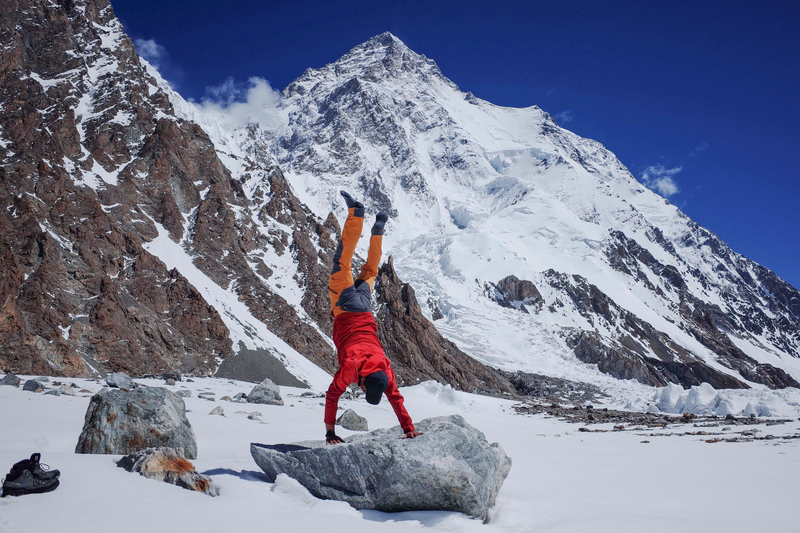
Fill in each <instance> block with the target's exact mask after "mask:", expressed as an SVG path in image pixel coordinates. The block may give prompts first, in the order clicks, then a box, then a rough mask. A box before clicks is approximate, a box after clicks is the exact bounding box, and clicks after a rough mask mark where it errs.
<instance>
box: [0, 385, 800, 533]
mask: <svg viewBox="0 0 800 533" xmlns="http://www.w3.org/2000/svg"><path fill="white" fill-rule="evenodd" d="M60 380H61V381H65V382H67V383H70V382H75V383H76V384H78V385H79V386H80V387H85V388H86V389H89V390H91V391H97V390H99V389H100V388H101V384H100V383H98V382H95V381H91V380H79V379H60ZM136 381H137V382H139V383H141V384H145V385H150V386H162V381H161V380H155V379H137V380H136ZM167 388H169V389H172V390H178V389H180V388H188V389H190V390H191V391H192V397H190V398H186V399H185V402H186V406H187V409H188V410H189V412H188V414H187V416H188V418H189V420H190V422H191V424H192V426H193V428H194V431H195V433H196V436H197V442H198V452H199V457H198V459H197V460H195V461H193V463H194V464H195V466H196V467H197V470H198V471H199V472H201V473H205V474H207V475H209V476H211V477H212V479H213V480H214V483H215V484H217V486H218V487H219V488H220V496H219V497H217V498H210V497H208V496H206V495H203V494H199V493H193V492H190V491H187V490H184V489H181V488H179V487H176V486H174V485H169V484H166V483H160V482H156V481H153V480H148V479H145V478H143V477H141V476H138V475H135V474H130V473H128V472H125V471H124V470H123V469H121V468H117V467H116V465H115V461H116V460H118V459H119V456H106V455H78V454H75V453H73V450H74V447H75V444H76V443H77V439H78V435H79V433H80V430H81V428H82V426H83V417H84V414H85V411H86V407H87V405H88V402H89V396H90V395H88V394H87V395H84V396H78V397H69V396H60V397H55V396H45V395H42V394H36V393H31V392H26V391H22V390H21V389H17V388H14V387H7V386H5V387H0V406H2V407H0V427H2V428H3V431H2V432H0V468H2V469H4V470H3V473H5V472H7V471H8V469H9V468H10V466H11V465H12V464H13V463H15V462H17V461H19V460H21V459H23V458H26V457H28V456H29V455H30V454H31V453H33V452H35V451H38V452H41V453H42V461H43V462H45V463H47V464H49V465H50V466H51V467H52V468H58V469H59V470H61V472H62V475H61V486H60V487H59V488H58V489H56V490H55V491H53V492H51V493H48V494H42V495H28V496H23V497H18V498H12V497H8V498H4V499H2V500H0V531H3V533H18V532H29V531H30V532H32V531H38V530H40V528H41V527H42V525H43V524H47V525H48V527H52V525H57V527H59V528H60V529H62V530H65V531H76V532H77V531H80V532H87V533H92V532H95V531H96V532H100V531H108V530H109V528H113V529H114V530H115V531H119V532H123V533H125V532H132V533H133V532H136V533H139V532H141V531H146V530H151V529H153V530H167V531H170V530H171V531H194V530H203V531H229V530H230V529H231V528H232V527H235V528H236V529H237V530H242V531H261V530H269V531H279V532H282V531H287V532H290V531H333V532H339V531H342V532H344V531H348V532H352V531H357V530H366V529H368V530H370V531H387V532H391V531H409V530H433V531H467V532H470V531H482V532H487V533H488V532H492V531H498V532H501V531H502V532H518V531H552V532H579V531H580V532H585V531H593V532H600V533H602V532H614V533H618V532H625V531H637V532H638V531H655V532H659V531H665V532H666V531H681V532H695V531H696V532H698V533H699V532H703V533H705V532H709V531H726V532H738V531H741V532H745V531H748V532H749V531H792V530H793V528H795V527H796V526H797V523H798V519H800V511H798V510H797V507H796V505H795V503H796V502H795V499H796V491H795V490H794V487H795V484H796V479H797V476H798V475H800V450H798V445H797V442H798V441H794V440H792V441H788V440H781V439H776V440H772V441H754V442H743V443H725V442H721V443H716V444H708V443H706V442H704V439H705V438H708V437H699V436H683V437H678V436H671V437H668V436H649V435H650V433H655V434H667V433H670V432H673V431H674V432H676V433H677V432H681V431H691V430H692V429H691V426H688V427H685V426H670V427H668V428H667V429H665V430H661V429H658V430H650V429H648V430H644V431H624V432H613V433H583V432H579V431H578V428H579V427H580V426H579V425H577V424H569V423H566V422H562V421H560V420H557V419H553V418H548V417H547V416H542V415H536V416H530V415H524V416H523V415H517V414H514V412H513V409H512V405H513V402H511V401H507V400H499V399H495V398H488V397H483V396H475V395H471V394H466V393H461V392H457V391H454V390H452V389H450V388H449V387H443V386H441V385H439V384H436V383H433V382H426V383H422V384H420V385H417V386H414V387H409V388H403V389H402V393H403V395H404V396H405V398H406V406H407V407H408V410H409V412H410V413H411V415H412V417H413V418H414V420H417V421H418V420H422V419H423V418H428V417H431V416H440V415H449V414H460V415H461V416H463V417H464V418H465V419H466V420H467V421H468V422H469V423H470V424H472V425H474V426H475V427H477V428H478V429H480V430H481V431H483V432H484V433H485V434H486V437H487V439H488V440H489V441H490V442H499V443H500V445H501V446H502V447H503V449H504V450H505V451H506V453H507V454H508V455H509V456H510V457H511V458H512V461H513V465H512V468H511V472H510V474H509V476H508V478H507V479H506V481H505V484H504V485H503V488H502V489H501V490H500V493H499V495H498V498H497V504H496V506H495V507H494V508H493V509H492V511H491V513H490V521H489V523H488V524H482V523H481V522H480V521H477V520H472V519H469V518H467V517H466V516H464V515H461V514H458V513H449V512H408V513H396V514H389V513H380V512H376V511H357V510H355V509H352V508H351V507H350V506H349V505H347V504H345V503H342V502H334V501H323V500H318V499H316V498H314V497H313V496H311V495H310V494H309V493H308V492H307V491H306V490H305V489H304V488H303V487H301V486H300V485H299V484H298V483H297V482H295V481H294V480H292V479H290V478H288V477H286V476H281V477H280V478H279V479H278V480H277V482H276V483H274V484H271V483H267V482H266V481H265V480H264V477H263V475H262V473H261V472H260V470H259V469H258V467H257V466H256V465H255V463H254V462H253V460H252V458H251V457H250V452H249V444H250V442H262V443H267V444H269V443H278V442H296V441H301V440H311V439H321V438H322V435H323V434H324V426H323V423H322V415H323V407H322V406H321V405H320V403H321V402H323V401H324V400H323V399H321V398H301V397H300V396H299V395H300V394H302V393H303V392H305V391H304V390H303V389H294V388H288V387H281V389H282V391H281V392H282V395H283V398H284V401H285V402H286V405H284V406H267V405H257V404H239V403H231V402H227V401H219V398H221V397H222V396H224V395H229V396H233V395H234V394H236V393H237V392H245V393H248V392H249V391H250V389H251V388H252V384H249V383H243V382H231V381H228V380H221V379H215V378H202V379H201V378H197V379H195V381H194V382H193V383H187V382H181V383H178V384H177V385H176V386H174V387H167ZM207 391H211V392H214V393H215V395H216V398H217V401H208V400H203V399H200V398H197V394H198V393H200V392H207ZM315 392H322V391H315ZM217 405H219V406H221V407H222V408H223V409H224V411H225V416H224V417H221V416H213V415H209V414H208V413H209V412H210V411H211V409H213V408H214V407H215V406H217ZM340 405H341V407H342V408H352V409H355V410H356V411H357V412H358V413H359V414H361V415H362V416H365V417H366V418H367V419H368V420H369V424H370V428H371V429H376V428H379V427H389V426H393V425H396V423H397V421H396V419H395V417H394V414H393V412H392V411H391V408H390V406H389V405H388V403H386V402H382V403H381V405H378V406H370V405H369V404H367V403H366V402H364V401H363V400H351V401H346V400H345V401H342V402H340ZM236 411H246V412H252V411H259V412H261V413H262V416H260V418H261V419H262V422H258V421H253V420H248V419H247V417H246V416H247V415H246V414H237V413H236ZM591 428H592V429H598V428H600V429H611V428H610V426H608V425H593V426H591ZM747 428H748V429H752V428H757V429H760V431H761V432H762V433H763V434H773V435H775V436H776V437H780V436H783V435H792V434H794V433H796V432H800V422H794V423H790V424H785V425H776V426H766V425H763V424H762V425H759V426H747ZM709 431H711V430H709ZM733 431H734V432H735V431H737V428H736V427H735V426H734V427H733ZM337 432H338V433H339V434H340V435H342V436H345V437H346V436H348V435H350V434H351V432H349V431H347V430H344V429H342V428H338V429H337ZM423 437H424V436H423ZM423 437H420V438H423ZM643 440H648V441H649V443H642V442H641V441H643Z"/></svg>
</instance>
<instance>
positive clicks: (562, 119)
mask: <svg viewBox="0 0 800 533" xmlns="http://www.w3.org/2000/svg"><path fill="white" fill-rule="evenodd" d="M574 118H575V114H574V113H573V112H572V109H567V110H566V111H562V112H561V113H556V116H555V119H556V122H558V123H559V124H566V123H567V122H572V119H574Z"/></svg>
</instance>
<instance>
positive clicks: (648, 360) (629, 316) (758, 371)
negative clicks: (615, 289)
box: [545, 270, 799, 389]
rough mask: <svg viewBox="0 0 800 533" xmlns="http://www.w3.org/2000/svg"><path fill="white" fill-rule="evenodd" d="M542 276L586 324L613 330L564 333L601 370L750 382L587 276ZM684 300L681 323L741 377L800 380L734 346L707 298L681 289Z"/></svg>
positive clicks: (651, 377)
mask: <svg viewBox="0 0 800 533" xmlns="http://www.w3.org/2000/svg"><path fill="white" fill-rule="evenodd" d="M545 276H546V279H547V280H548V283H549V284H550V285H551V286H552V287H553V288H555V289H557V290H559V291H561V292H563V293H564V294H565V295H566V296H567V297H568V298H569V300H570V301H571V303H572V304H573V305H574V306H575V308H576V309H577V311H578V312H579V313H580V314H581V315H582V316H583V317H584V318H586V320H587V321H588V322H589V323H590V324H592V325H594V326H596V327H598V328H603V329H606V330H617V332H618V333H617V336H616V337H615V338H614V337H612V338H609V337H604V336H602V335H600V334H599V333H598V332H597V331H585V330H576V331H571V332H568V333H567V335H566V342H567V345H568V346H569V347H570V348H572V350H573V351H574V353H575V355H576V356H577V357H578V359H580V360H581V361H583V362H586V363H591V364H596V365H597V367H598V369H599V370H600V371H601V372H604V373H607V374H610V375H612V376H614V377H616V378H619V379H635V380H636V381H639V382H640V383H644V384H646V385H653V386H656V387H663V386H664V385H666V384H668V383H677V384H680V385H682V386H683V387H686V388H688V387H691V386H693V385H700V384H701V383H703V382H706V383H709V384H711V385H712V386H713V387H714V388H717V389H723V388H734V389H735V388H749V387H748V385H747V384H746V383H744V382H743V381H742V380H740V379H737V378H736V377H735V376H733V375H730V374H728V373H725V372H721V371H719V370H716V369H714V368H712V367H711V366H709V365H708V364H706V363H705V362H704V361H702V360H700V359H699V358H697V357H696V356H695V355H694V354H693V353H692V352H690V351H689V350H687V349H686V348H684V347H683V346H681V345H680V344H678V343H676V342H675V341H674V340H673V339H672V338H671V337H670V336H669V335H667V334H666V333H664V332H661V331H658V330H656V329H655V328H653V326H651V325H650V324H649V323H647V322H645V321H643V320H641V319H639V318H638V317H637V316H636V315H634V314H633V313H631V312H630V311H627V310H625V309H623V308H621V307H620V306H619V305H617V304H616V303H615V302H614V301H613V300H611V299H610V298H609V297H608V296H607V295H606V294H605V293H603V292H602V291H601V290H600V289H598V288H597V287H596V286H595V285H592V284H590V283H588V281H587V280H586V279H585V278H583V277H581V276H577V275H575V276H567V275H565V274H559V273H557V272H554V271H552V270H551V271H548V272H546V273H545ZM684 301H686V302H690V305H687V309H692V311H691V313H692V314H693V316H691V317H690V318H691V320H690V321H689V322H688V323H687V324H686V326H685V329H686V330H688V331H690V332H691V333H692V334H693V335H694V336H695V338H697V339H698V340H699V341H700V342H701V343H703V344H704V345H706V346H708V347H709V348H710V349H711V350H713V351H714V352H715V353H716V354H717V355H718V356H719V361H720V362H721V363H723V364H724V365H725V366H728V367H729V368H731V369H732V370H735V371H737V372H738V373H739V375H741V376H742V377H743V378H744V379H747V380H750V381H753V382H756V383H762V384H765V385H768V386H770V387H771V388H784V387H797V386H798V385H799V384H797V382H796V381H795V380H794V379H792V377H791V376H789V375H788V374H786V372H784V371H783V370H781V369H779V368H775V367H774V366H772V365H769V364H759V363H757V361H755V360H754V359H752V358H750V357H748V356H747V355H746V354H744V352H742V351H741V350H739V349H738V348H736V347H735V346H734V345H733V343H732V342H731V341H730V339H729V338H728V337H727V335H725V334H724V333H723V332H722V331H721V330H720V329H719V328H718V327H717V325H716V322H715V319H714V317H715V316H719V317H722V318H723V319H724V316H725V315H724V314H723V313H721V312H719V313H716V314H715V313H713V311H711V310H709V308H708V306H707V305H706V304H704V303H703V302H701V301H699V300H697V299H695V298H692V297H691V296H690V295H685V298H684ZM687 313H688V311H686V312H685V313H684V314H687Z"/></svg>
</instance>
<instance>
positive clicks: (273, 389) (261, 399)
mask: <svg viewBox="0 0 800 533" xmlns="http://www.w3.org/2000/svg"><path fill="white" fill-rule="evenodd" d="M247 403H263V404H266V405H283V399H282V398H281V389H280V388H279V387H278V386H277V385H275V383H273V382H272V380H271V379H269V378H267V379H265V380H264V381H262V382H261V383H259V384H258V385H256V386H255V387H253V390H251V391H250V394H248V395H247Z"/></svg>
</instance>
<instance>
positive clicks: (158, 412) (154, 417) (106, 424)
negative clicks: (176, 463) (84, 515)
mask: <svg viewBox="0 0 800 533" xmlns="http://www.w3.org/2000/svg"><path fill="white" fill-rule="evenodd" d="M162 446H163V447H169V448H174V449H175V450H176V451H177V452H178V453H179V454H180V455H182V456H183V457H188V458H189V459H196V458H197V441H196V440H195V436H194V431H193V430H192V426H191V424H189V420H187V418H186V406H185V404H184V403H183V399H182V398H181V397H180V396H178V395H177V394H175V393H174V392H172V391H169V390H167V389H165V388H163V387H143V386H138V387H136V388H135V389H133V390H131V391H127V390H123V389H102V390H101V391H100V392H98V393H97V394H95V395H94V396H92V399H91V400H90V401H89V408H88V409H87V410H86V418H85V420H84V424H83V431H81V435H80V437H79V438H78V445H77V446H76V447H75V453H107V454H123V455H124V454H129V453H133V452H137V451H139V450H144V449H145V448H158V447H162Z"/></svg>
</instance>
